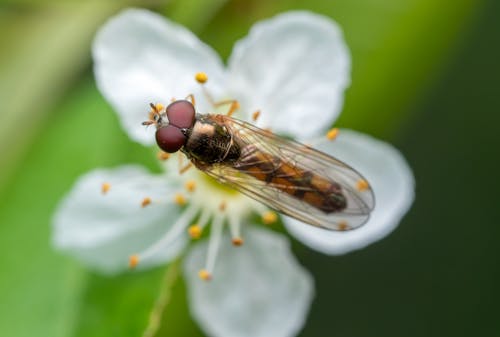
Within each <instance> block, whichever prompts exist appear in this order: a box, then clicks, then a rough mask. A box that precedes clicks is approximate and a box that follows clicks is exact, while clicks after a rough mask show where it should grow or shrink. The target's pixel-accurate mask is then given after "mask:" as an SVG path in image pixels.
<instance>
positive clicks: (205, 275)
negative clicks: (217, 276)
mask: <svg viewBox="0 0 500 337" xmlns="http://www.w3.org/2000/svg"><path fill="white" fill-rule="evenodd" d="M198 277H199V278H201V279H202V280H203V281H210V280H211V279H212V274H210V272H209V271H208V270H206V269H202V270H200V271H199V272H198Z"/></svg>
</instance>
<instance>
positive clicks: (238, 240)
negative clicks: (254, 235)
mask: <svg viewBox="0 0 500 337" xmlns="http://www.w3.org/2000/svg"><path fill="white" fill-rule="evenodd" d="M231 242H232V243H233V245H235V246H241V245H242V244H243V238H240V237H236V238H232V240H231Z"/></svg>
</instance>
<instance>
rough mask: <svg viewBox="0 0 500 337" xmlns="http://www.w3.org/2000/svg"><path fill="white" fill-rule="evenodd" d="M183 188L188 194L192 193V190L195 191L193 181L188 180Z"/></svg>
mask: <svg viewBox="0 0 500 337" xmlns="http://www.w3.org/2000/svg"><path fill="white" fill-rule="evenodd" d="M184 187H185V188H186V190H187V191H188V192H194V190H195V189H196V181H194V180H188V181H186V183H185V184H184Z"/></svg>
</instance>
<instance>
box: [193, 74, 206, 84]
mask: <svg viewBox="0 0 500 337" xmlns="http://www.w3.org/2000/svg"><path fill="white" fill-rule="evenodd" d="M194 78H195V79H196V82H198V83H201V84H203V83H205V82H206V81H208V76H207V74H206V73H204V72H199V73H196V75H194Z"/></svg>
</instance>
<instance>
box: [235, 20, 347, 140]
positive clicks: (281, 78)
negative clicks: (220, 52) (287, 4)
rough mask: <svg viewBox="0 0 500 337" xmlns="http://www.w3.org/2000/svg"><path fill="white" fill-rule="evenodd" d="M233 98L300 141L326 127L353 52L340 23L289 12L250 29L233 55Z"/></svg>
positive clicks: (266, 124)
mask: <svg viewBox="0 0 500 337" xmlns="http://www.w3.org/2000/svg"><path fill="white" fill-rule="evenodd" d="M229 70H230V74H229V81H230V85H229V88H230V90H232V91H233V96H234V97H235V98H237V99H239V100H240V101H241V102H240V103H241V106H242V110H243V111H247V112H249V113H251V112H253V111H255V110H259V109H260V110H261V112H262V113H261V117H260V119H259V121H258V125H259V126H261V127H271V128H272V129H273V131H274V132H277V133H284V134H290V135H293V136H295V138H298V139H302V140H303V139H306V138H310V137H312V136H313V135H316V134H317V133H318V131H319V130H324V129H325V128H328V127H329V126H330V125H331V124H332V122H333V121H334V120H335V118H336V117H337V115H338V114H339V112H340V110H341V108H342V103H343V95H344V89H345V88H346V87H347V86H348V85H349V82H350V56H349V51H348V49H347V46H346V44H345V42H344V39H343V37H342V32H341V30H340V28H339V27H338V25H337V24H336V23H335V22H334V21H332V20H331V19H329V18H327V17H324V16H320V15H317V14H312V13H308V12H288V13H286V14H281V15H278V16H276V17H274V18H272V19H270V20H266V21H262V22H260V23H258V24H256V25H255V26H253V27H252V29H251V31H250V33H249V35H248V36H247V37H246V38H245V39H243V40H241V41H239V42H238V43H237V44H236V46H235V48H234V50H233V54H232V55H231V58H230V59H229Z"/></svg>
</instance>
